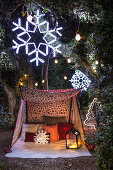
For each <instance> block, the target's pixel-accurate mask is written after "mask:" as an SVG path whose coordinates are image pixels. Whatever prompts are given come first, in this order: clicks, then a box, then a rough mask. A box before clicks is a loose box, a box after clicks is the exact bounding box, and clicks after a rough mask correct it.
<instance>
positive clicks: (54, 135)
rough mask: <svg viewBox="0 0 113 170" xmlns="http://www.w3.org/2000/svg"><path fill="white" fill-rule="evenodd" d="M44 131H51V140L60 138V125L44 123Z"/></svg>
mask: <svg viewBox="0 0 113 170" xmlns="http://www.w3.org/2000/svg"><path fill="white" fill-rule="evenodd" d="M42 128H43V130H44V131H46V132H48V133H50V141H57V140H59V134H58V125H42Z"/></svg>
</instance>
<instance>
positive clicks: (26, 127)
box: [21, 123, 39, 140]
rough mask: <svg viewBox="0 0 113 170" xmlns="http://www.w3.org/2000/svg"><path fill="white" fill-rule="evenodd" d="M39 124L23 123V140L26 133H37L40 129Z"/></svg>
mask: <svg viewBox="0 0 113 170" xmlns="http://www.w3.org/2000/svg"><path fill="white" fill-rule="evenodd" d="M38 126H39V124H25V123H24V124H23V126H22V133H21V140H25V133H26V132H30V133H36V132H37V129H38Z"/></svg>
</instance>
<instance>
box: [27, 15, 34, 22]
mask: <svg viewBox="0 0 113 170" xmlns="http://www.w3.org/2000/svg"><path fill="white" fill-rule="evenodd" d="M32 19H33V16H32V15H31V14H30V15H29V14H28V16H27V21H29V22H32Z"/></svg>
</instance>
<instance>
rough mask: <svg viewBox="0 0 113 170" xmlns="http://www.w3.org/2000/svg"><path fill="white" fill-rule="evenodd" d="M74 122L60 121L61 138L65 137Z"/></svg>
mask: <svg viewBox="0 0 113 170" xmlns="http://www.w3.org/2000/svg"><path fill="white" fill-rule="evenodd" d="M72 126H73V124H66V123H58V133H59V139H60V140H62V139H65V135H66V133H67V132H68V131H69V130H70V129H71V127H72Z"/></svg>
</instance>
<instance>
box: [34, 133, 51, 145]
mask: <svg viewBox="0 0 113 170" xmlns="http://www.w3.org/2000/svg"><path fill="white" fill-rule="evenodd" d="M49 138H50V133H47V132H44V131H43V130H41V131H38V132H37V134H36V135H35V138H34V142H35V143H42V144H46V143H49V142H50V140H49Z"/></svg>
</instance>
